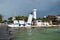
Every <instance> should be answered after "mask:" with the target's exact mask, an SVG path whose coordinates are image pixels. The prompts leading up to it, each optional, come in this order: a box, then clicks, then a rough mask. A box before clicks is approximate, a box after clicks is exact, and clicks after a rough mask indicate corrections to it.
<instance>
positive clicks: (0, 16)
mask: <svg viewBox="0 0 60 40" xmlns="http://www.w3.org/2000/svg"><path fill="white" fill-rule="evenodd" d="M2 17H3V16H2V15H1V14H0V22H2Z"/></svg>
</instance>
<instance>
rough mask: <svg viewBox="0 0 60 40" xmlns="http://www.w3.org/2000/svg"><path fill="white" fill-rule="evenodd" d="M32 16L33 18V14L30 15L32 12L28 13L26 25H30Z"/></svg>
mask: <svg viewBox="0 0 60 40" xmlns="http://www.w3.org/2000/svg"><path fill="white" fill-rule="evenodd" d="M32 18H33V15H32V14H29V17H28V20H27V23H26V26H30V27H31V23H32Z"/></svg>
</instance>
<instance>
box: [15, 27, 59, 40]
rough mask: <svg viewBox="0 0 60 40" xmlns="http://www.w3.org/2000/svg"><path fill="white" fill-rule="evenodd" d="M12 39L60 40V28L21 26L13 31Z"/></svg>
mask: <svg viewBox="0 0 60 40" xmlns="http://www.w3.org/2000/svg"><path fill="white" fill-rule="evenodd" d="M14 40H60V28H27V29H25V28H22V29H19V30H15V31H14Z"/></svg>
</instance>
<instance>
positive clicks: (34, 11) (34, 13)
mask: <svg viewBox="0 0 60 40" xmlns="http://www.w3.org/2000/svg"><path fill="white" fill-rule="evenodd" d="M36 13H37V9H33V18H34V19H37V18H36Z"/></svg>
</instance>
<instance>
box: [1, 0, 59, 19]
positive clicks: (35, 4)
mask: <svg viewBox="0 0 60 40" xmlns="http://www.w3.org/2000/svg"><path fill="white" fill-rule="evenodd" d="M34 8H36V9H37V17H43V16H47V15H58V14H60V0H0V14H2V15H3V18H4V19H7V18H9V17H11V16H12V17H14V16H28V15H29V13H31V12H32V11H33V9H34Z"/></svg>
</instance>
